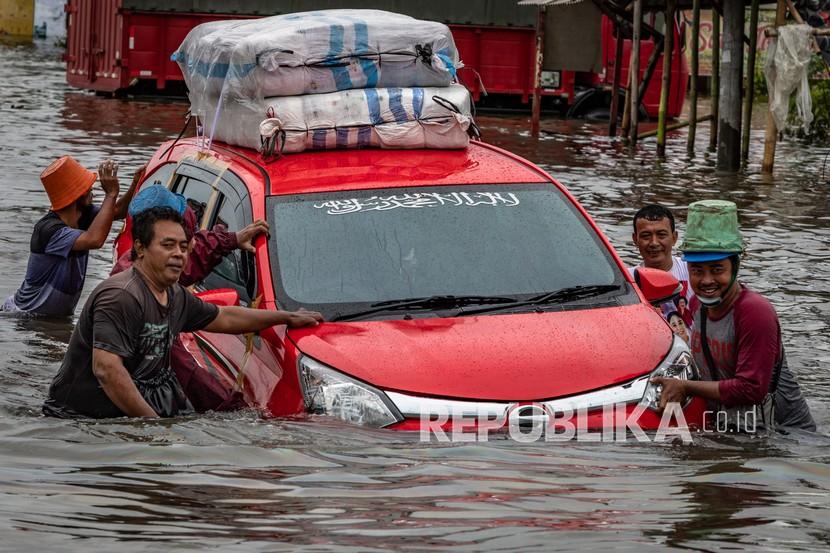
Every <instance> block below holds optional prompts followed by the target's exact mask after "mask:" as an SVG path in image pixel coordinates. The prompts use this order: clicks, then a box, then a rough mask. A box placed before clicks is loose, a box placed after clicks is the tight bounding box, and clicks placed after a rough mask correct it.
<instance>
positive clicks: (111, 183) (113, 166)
mask: <svg viewBox="0 0 830 553" xmlns="http://www.w3.org/2000/svg"><path fill="white" fill-rule="evenodd" d="M98 178H99V179H101V188H103V189H104V193H105V194H106V195H107V196H113V197H116V196H118V192H119V186H118V162H117V161H115V160H112V159H107V160H104V161H102V162H101V164H100V165H98Z"/></svg>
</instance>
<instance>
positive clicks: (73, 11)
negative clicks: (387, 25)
mask: <svg viewBox="0 0 830 553" xmlns="http://www.w3.org/2000/svg"><path fill="white" fill-rule="evenodd" d="M260 4H262V5H261V6H260ZM314 4H315V2H307V1H305V2H301V1H299V0H294V1H285V0H283V1H273V0H272V1H269V2H267V3H266V2H265V1H264V0H263V1H262V2H257V1H249V2H227V1H223V2H218V1H214V2H210V1H200V2H193V1H192V2H187V1H184V0H167V1H165V2H154V1H153V0H68V2H67V4H66V12H67V47H66V55H65V60H66V80H67V82H68V83H69V84H70V85H71V86H74V87H77V88H82V89H87V90H94V91H96V92H101V93H121V92H124V91H128V90H136V89H139V90H141V91H144V92H147V91H155V90H165V89H168V90H169V89H176V88H177V87H178V88H179V90H182V89H183V88H182V87H183V78H182V74H181V72H180V71H179V67H178V65H177V64H176V63H175V62H173V61H171V60H170V55H171V54H172V53H173V52H174V51H175V50H176V49H177V47H178V46H179V44H180V43H181V41H182V40H183V39H184V37H185V36H186V35H187V33H188V32H189V31H190V30H191V29H192V28H193V27H195V26H196V25H199V24H200V23H205V22H208V21H215V20H218V19H230V18H238V17H262V16H265V15H276V14H279V13H290V12H295V11H307V10H309V9H315V8H317V7H354V8H368V7H372V8H379V9H387V10H389V11H397V12H401V13H407V14H408V15H412V16H414V17H418V18H422V19H432V20H437V21H444V22H446V23H448V24H449V26H450V28H451V29H452V32H453V36H454V37H455V41H456V44H457V46H458V50H459V53H460V55H461V59H462V60H463V61H464V64H465V68H463V69H461V70H460V71H459V78H460V80H461V81H462V82H463V83H464V84H465V85H466V86H467V87H468V88H469V89H470V91H471V92H472V94H473V98H474V99H475V100H476V102H477V103H478V104H479V105H483V106H493V107H522V106H524V107H527V105H528V103H529V100H530V97H531V95H532V92H533V70H534V69H533V68H534V59H535V40H536V29H535V22H536V8H535V7H532V6H531V7H528V6H517V5H515V3H514V2H512V1H511V2H497V1H495V0H465V1H460V0H459V1H456V0H444V1H442V2H434V1H423V2H404V1H400V0H398V1H395V0H387V1H385V2H384V1H374V2H360V1H357V0H351V1H344V2H340V3H337V2H331V1H329V2H324V3H321V6H316V5H314ZM323 4H325V6H323ZM332 4H338V5H336V6H334V5H332ZM211 7H213V8H214V9H211ZM549 17H555V13H550V14H549ZM597 17H602V22H601V25H600V26H599V28H600V29H601V31H600V32H601V37H600V38H599V40H600V41H601V61H600V63H599V65H600V69H599V70H598V71H578V72H577V71H569V70H563V69H559V68H557V67H548V66H546V67H545V71H543V74H542V77H543V95H544V102H545V103H544V104H543V105H544V106H546V107H557V108H558V109H560V110H561V111H563V112H564V111H568V113H569V114H570V115H571V116H584V115H592V114H593V115H596V114H597V113H598V112H599V113H603V110H605V111H604V113H606V114H607V109H606V108H607V105H608V104H609V99H610V89H611V83H612V79H613V73H614V64H615V63H617V62H618V61H620V62H621V63H622V64H623V80H622V82H623V83H625V82H627V75H628V66H629V62H628V60H629V56H630V41H629V40H626V43H625V45H624V48H623V52H624V54H623V57H622V60H616V59H615V53H616V52H615V45H616V42H615V41H616V39H615V37H614V31H613V24H612V23H611V21H610V20H609V19H608V18H607V17H605V16H599V15H598V16H597ZM592 28H594V27H592ZM674 32H675V37H676V38H677V37H679V34H680V33H681V30H680V29H679V28H678V27H677V26H675V28H674ZM594 40H597V37H594ZM682 42H683V41H682V40H677V39H676V40H675V41H674V43H675V44H676V45H677V46H676V47H675V53H674V55H673V56H672V60H673V62H672V73H673V74H672V91H671V94H670V101H669V109H668V114H669V116H670V117H675V116H677V115H678V114H679V113H680V110H681V109H682V106H683V100H684V98H685V94H686V83H687V80H688V73H689V72H688V68H687V66H686V60H685V57H684V56H683V55H682V52H681V44H682ZM654 47H655V42H654V41H653V40H645V41H643V42H642V43H641V54H640V55H641V58H642V59H641V62H640V67H641V68H642V69H641V71H645V67H646V66H647V62H648V59H649V57H650V54H651V52H652V50H653V49H654ZM661 59H662V55H661V57H660V58H659V59H658V62H657V66H656V70H655V72H654V75H653V77H652V79H651V82H650V84H649V86H648V88H647V89H646V91H645V95H644V98H643V109H644V111H645V113H646V114H648V115H649V116H656V114H657V106H658V104H659V95H660V82H661V74H662V61H661Z"/></svg>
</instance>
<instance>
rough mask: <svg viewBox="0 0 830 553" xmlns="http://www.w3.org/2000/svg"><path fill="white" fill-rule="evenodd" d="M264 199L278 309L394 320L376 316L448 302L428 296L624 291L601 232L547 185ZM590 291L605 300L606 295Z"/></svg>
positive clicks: (503, 297) (479, 300) (480, 299)
mask: <svg viewBox="0 0 830 553" xmlns="http://www.w3.org/2000/svg"><path fill="white" fill-rule="evenodd" d="M268 202H269V203H268V215H269V223H270V225H271V239H270V256H271V264H272V274H273V277H274V284H275V287H276V292H277V298H278V301H279V302H280V305H281V306H284V307H286V308H288V309H296V308H298V307H300V306H303V307H306V308H308V309H316V310H320V311H322V312H323V313H324V314H326V315H327V316H332V315H343V314H344V313H348V312H352V313H355V312H356V311H359V310H361V309H364V310H366V309H369V308H372V309H371V311H372V313H371V315H372V316H373V317H374V318H384V317H386V318H389V317H400V316H401V313H400V312H395V313H384V305H388V304H394V302H395V301H401V302H403V301H405V300H409V301H410V302H411V301H412V300H413V299H428V300H433V301H427V302H416V303H414V304H413V303H410V304H409V305H407V306H404V307H407V308H409V307H411V306H414V307H412V308H413V309H421V310H430V309H431V310H433V311H434V310H435V308H438V307H444V308H449V307H455V306H453V305H450V303H451V302H450V303H447V302H446V301H440V302H435V301H434V300H435V299H436V297H438V296H443V297H446V296H456V297H459V298H462V297H463V300H464V301H463V302H459V306H463V307H467V306H469V305H471V304H472V305H476V306H477V307H479V308H480V307H481V306H483V305H487V304H488V303H490V299H492V302H493V303H504V302H505V301H508V302H509V301H511V300H510V298H513V299H516V300H519V301H522V300H528V299H530V298H534V297H538V296H540V295H541V294H546V293H549V292H555V291H558V290H564V289H568V288H572V287H584V286H599V287H603V286H604V285H605V286H604V288H608V289H613V288H615V287H614V286H607V285H614V284H616V285H618V288H619V291H617V292H616V296H620V295H624V296H630V295H633V292H632V291H631V290H630V288H629V287H627V286H625V285H624V283H625V279H624V277H623V276H622V274H621V271H620V270H619V268H618V266H617V265H616V263H615V262H614V260H613V258H612V257H611V255H610V253H609V251H608V249H607V248H606V246H605V245H604V244H603V243H602V241H601V239H600V237H599V236H598V235H597V233H596V232H595V231H594V230H593V229H592V228H591V226H590V225H589V224H588V221H587V220H585V218H584V217H583V216H582V215H581V214H580V213H579V211H578V210H577V209H576V208H575V207H574V205H573V204H572V202H571V201H570V200H569V199H568V198H567V197H566V196H565V195H564V194H563V193H562V192H561V191H560V190H558V189H557V188H556V187H555V186H553V185H550V184H515V185H467V186H453V187H443V186H442V187H438V186H430V187H418V188H395V189H381V190H379V189H374V190H358V191H349V192H345V193H331V192H329V193H323V194H301V195H292V196H272V197H270V198H269V199H268ZM599 292H605V294H604V295H603V294H599V293H597V294H594V295H596V296H600V297H601V300H602V301H603V302H605V304H606V305H607V304H608V297H609V293H610V292H609V290H599ZM588 295H590V294H588ZM472 296H475V297H474V298H472V299H471V297H472ZM611 296H612V297H615V296H614V294H611ZM633 298H634V299H633V300H632V299H631V298H629V301H627V302H626V303H630V302H631V301H637V300H636V296H633ZM439 299H440V300H445V298H439ZM592 301H593V302H594V303H595V304H596V303H598V302H599V303H601V302H600V300H599V299H597V298H594V299H593V300H592ZM439 303H440V304H441V305H439ZM576 303H578V304H579V307H587V306H590V304H591V301H587V302H586V301H578V302H576ZM378 304H380V305H378ZM444 304H446V305H444ZM378 307H380V308H378ZM508 307H509V306H508ZM504 311H505V310H504V309H502V310H501V312H504ZM367 314H368V313H367Z"/></svg>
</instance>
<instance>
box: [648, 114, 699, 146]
mask: <svg viewBox="0 0 830 553" xmlns="http://www.w3.org/2000/svg"><path fill="white" fill-rule="evenodd" d="M711 120H712V114H711V113H710V114H708V115H704V116H702V117H698V118H697V121H691V120H690V121H678V122H677V123H672V124H671V125H666V131H667V132H668V131H676V130H677V129H682V128H683V127H686V126H689V125H691V124H692V123H703V122H705V121H711ZM657 130H658V129H652V130H650V131H646V132H644V133H640V137H639V138H640V140H642V139H644V138H651V137H652V136H657Z"/></svg>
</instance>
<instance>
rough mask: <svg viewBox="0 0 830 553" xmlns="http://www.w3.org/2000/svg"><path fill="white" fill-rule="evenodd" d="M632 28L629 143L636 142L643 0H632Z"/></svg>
mask: <svg viewBox="0 0 830 553" xmlns="http://www.w3.org/2000/svg"><path fill="white" fill-rule="evenodd" d="M633 16H634V29H633V33H632V38H631V68H630V72H631V108H630V111H631V129H630V130H629V136H630V140H631V144H632V145H633V144H636V143H637V132H638V131H637V126H638V123H639V111H640V110H639V108H640V87H639V86H638V81H639V77H640V32H641V30H642V26H643V0H634V12H633Z"/></svg>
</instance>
